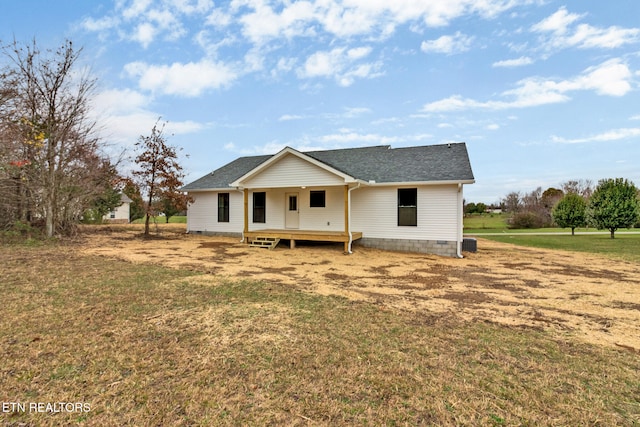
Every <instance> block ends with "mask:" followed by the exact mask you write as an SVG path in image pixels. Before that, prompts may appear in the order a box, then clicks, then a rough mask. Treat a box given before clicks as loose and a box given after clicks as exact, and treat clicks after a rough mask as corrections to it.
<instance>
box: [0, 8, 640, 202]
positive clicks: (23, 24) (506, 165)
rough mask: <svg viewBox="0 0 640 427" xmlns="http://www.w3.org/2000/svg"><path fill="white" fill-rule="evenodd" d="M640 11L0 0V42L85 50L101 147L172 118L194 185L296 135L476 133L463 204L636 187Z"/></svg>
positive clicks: (299, 143)
mask: <svg viewBox="0 0 640 427" xmlns="http://www.w3.org/2000/svg"><path fill="white" fill-rule="evenodd" d="M639 17H640V1H637V0H617V1H615V2H605V1H602V0H581V1H570V0H565V1H553V0H446V1H445V0H302V1H293V0H231V1H213V0H154V1H152V0H112V1H106V0H105V1H101V0H56V1H51V0H22V1H12V0H0V41H2V42H3V43H7V42H11V41H13V40H17V41H18V42H20V43H29V42H30V41H32V40H34V39H35V40H36V42H37V44H38V46H39V47H41V48H52V49H55V48H56V47H58V46H60V45H62V44H63V43H64V41H65V40H67V39H68V40H71V41H72V42H73V44H74V46H81V47H82V48H83V51H82V53H81V57H80V62H81V65H80V66H81V67H82V68H83V69H87V70H90V72H91V74H92V75H93V76H94V77H95V78H96V79H97V86H96V91H95V94H94V96H93V98H92V114H93V115H94V117H95V120H96V121H97V122H98V124H99V125H100V129H101V136H102V138H103V140H104V142H105V145H106V146H107V148H106V150H107V151H108V152H109V153H119V152H122V151H124V152H125V153H126V155H127V156H129V157H131V156H133V149H134V144H135V143H136V142H137V140H138V138H139V137H140V136H141V135H149V134H150V132H151V128H152V127H153V125H154V124H155V123H156V122H157V121H158V120H159V119H160V120H161V122H166V128H165V133H166V135H167V141H168V143H169V144H171V145H174V146H178V147H181V148H182V151H181V160H180V161H181V164H182V166H183V168H184V170H185V172H186V177H185V183H188V182H190V181H193V180H195V179H197V178H199V177H201V176H202V175H204V174H206V173H209V172H210V171H213V170H215V169H217V168H219V167H221V166H223V165H224V164H226V163H228V162H230V161H232V160H234V159H236V158H237V157H240V156H250V155H262V154H275V153H277V152H278V151H280V150H281V149H282V148H284V147H286V146H289V147H292V148H295V149H297V150H301V151H308V150H322V149H338V148H351V147H361V146H372V145H391V146H392V147H393V148H399V147H407V146H419V145H433V144H443V143H449V142H466V144H467V148H468V151H469V156H470V160H471V165H472V168H473V172H474V175H475V180H476V182H475V184H472V185H467V186H465V189H464V191H465V199H466V200H467V201H468V202H484V203H487V204H491V203H496V202H498V201H499V200H500V199H501V198H503V197H504V196H505V195H506V194H508V193H510V192H512V191H520V192H529V191H532V190H534V189H535V188H537V187H538V186H541V187H542V188H543V190H544V189H546V188H548V187H558V186H560V184H561V183H563V182H565V181H567V180H570V179H590V180H592V181H594V183H597V181H598V180H599V179H603V178H615V177H623V178H628V179H630V180H632V181H633V182H634V183H635V184H636V185H637V186H640V96H639V89H640V19H639ZM128 167H129V168H130V166H126V164H125V165H124V166H123V168H124V169H125V170H126V169H127V168H128ZM125 172H126V171H125Z"/></svg>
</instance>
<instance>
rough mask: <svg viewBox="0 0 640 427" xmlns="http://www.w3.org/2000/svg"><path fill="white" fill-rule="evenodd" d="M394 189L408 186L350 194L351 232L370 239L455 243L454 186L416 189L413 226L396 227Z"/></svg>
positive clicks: (456, 238)
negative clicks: (415, 215)
mask: <svg viewBox="0 0 640 427" xmlns="http://www.w3.org/2000/svg"><path fill="white" fill-rule="evenodd" d="M398 188H411V187H402V186H401V187H391V186H390V187H383V186H377V187H363V188H360V189H357V190H354V191H352V193H351V197H352V208H351V228H352V230H354V231H362V232H363V236H364V237H371V238H386V239H413V240H447V241H457V240H458V236H459V234H460V233H459V231H458V227H459V225H458V224H459V220H458V218H457V217H458V212H459V210H458V206H457V204H458V200H459V195H458V186H457V185H434V186H429V185H423V186H418V187H417V188H418V197H417V199H418V200H417V202H418V206H417V211H418V224H417V226H415V227H404V226H398ZM413 188H415V187H413Z"/></svg>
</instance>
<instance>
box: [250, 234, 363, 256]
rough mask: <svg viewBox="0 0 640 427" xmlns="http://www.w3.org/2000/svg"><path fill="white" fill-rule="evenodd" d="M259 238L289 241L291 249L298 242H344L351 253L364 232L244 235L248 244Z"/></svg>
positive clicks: (345, 249) (347, 250)
mask: <svg viewBox="0 0 640 427" xmlns="http://www.w3.org/2000/svg"><path fill="white" fill-rule="evenodd" d="M258 238H275V239H284V240H289V242H290V248H291V249H294V248H295V247H296V240H306V241H311V242H343V243H344V251H345V252H349V246H350V243H351V242H353V241H355V240H358V239H361V238H362V232H359V231H352V232H351V235H349V233H348V232H341V231H321V230H275V229H266V230H255V231H247V232H245V233H244V239H245V241H246V242H247V243H251V242H253V241H254V240H255V239H258Z"/></svg>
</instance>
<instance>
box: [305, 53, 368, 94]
mask: <svg viewBox="0 0 640 427" xmlns="http://www.w3.org/2000/svg"><path fill="white" fill-rule="evenodd" d="M370 52H371V49H370V48H367V47H365V48H362V47H359V48H353V49H347V48H344V47H342V48H335V49H332V50H330V51H319V52H316V53H314V54H312V55H310V56H309V57H308V58H307V60H306V61H305V63H304V65H303V66H302V67H300V68H298V70H297V73H298V77H300V78H315V77H333V78H334V79H335V80H336V81H337V82H338V84H339V85H341V86H350V85H351V84H353V82H354V80H355V79H356V78H373V77H377V76H378V75H380V74H379V72H378V69H379V68H380V64H379V63H361V64H358V63H356V62H357V61H358V60H359V59H362V58H364V57H366V56H367V55H369V53H370Z"/></svg>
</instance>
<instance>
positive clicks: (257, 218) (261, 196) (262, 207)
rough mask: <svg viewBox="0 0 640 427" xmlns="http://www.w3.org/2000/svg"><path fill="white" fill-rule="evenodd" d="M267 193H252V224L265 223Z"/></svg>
mask: <svg viewBox="0 0 640 427" xmlns="http://www.w3.org/2000/svg"><path fill="white" fill-rule="evenodd" d="M266 206H267V193H265V192H261V193H253V222H261V223H265V222H267V221H266V215H265V211H266Z"/></svg>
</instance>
